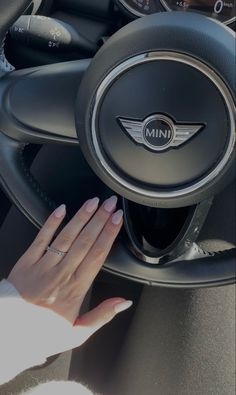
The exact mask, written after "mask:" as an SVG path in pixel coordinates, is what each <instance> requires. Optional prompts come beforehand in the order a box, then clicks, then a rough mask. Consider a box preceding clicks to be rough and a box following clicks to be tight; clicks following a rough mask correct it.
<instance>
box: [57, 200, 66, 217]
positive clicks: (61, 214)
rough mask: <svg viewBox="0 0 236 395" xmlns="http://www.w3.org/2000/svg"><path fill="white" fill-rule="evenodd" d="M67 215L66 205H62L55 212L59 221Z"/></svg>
mask: <svg viewBox="0 0 236 395" xmlns="http://www.w3.org/2000/svg"><path fill="white" fill-rule="evenodd" d="M65 213H66V206H65V204H62V205H61V206H59V207H57V208H56V210H55V211H54V215H55V217H56V218H58V219H59V218H62V217H64V215H65Z"/></svg>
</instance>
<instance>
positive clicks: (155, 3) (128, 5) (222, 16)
mask: <svg viewBox="0 0 236 395" xmlns="http://www.w3.org/2000/svg"><path fill="white" fill-rule="evenodd" d="M117 3H118V5H119V6H121V7H122V8H124V9H125V10H126V11H127V12H129V13H130V14H132V15H133V16H135V17H141V16H144V15H149V14H153V13H155V12H159V11H164V10H166V11H186V12H191V11H194V12H198V13H201V14H204V15H206V16H209V17H211V18H214V19H217V20H219V21H220V22H223V23H225V24H231V23H233V22H234V21H235V20H236V16H235V7H236V1H235V0H231V1H223V0H184V1H182V0H117Z"/></svg>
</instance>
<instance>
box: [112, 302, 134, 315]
mask: <svg viewBox="0 0 236 395" xmlns="http://www.w3.org/2000/svg"><path fill="white" fill-rule="evenodd" d="M132 305H133V302H132V300H126V302H122V303H119V304H117V305H115V307H114V310H115V313H116V314H118V313H121V312H122V311H125V310H127V309H129V308H130V307H131V306H132Z"/></svg>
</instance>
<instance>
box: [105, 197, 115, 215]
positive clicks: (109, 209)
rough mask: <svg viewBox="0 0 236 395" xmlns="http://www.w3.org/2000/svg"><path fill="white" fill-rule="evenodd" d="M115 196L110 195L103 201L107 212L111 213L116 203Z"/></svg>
mask: <svg viewBox="0 0 236 395" xmlns="http://www.w3.org/2000/svg"><path fill="white" fill-rule="evenodd" d="M117 200H118V199H117V196H111V197H110V198H109V199H107V200H106V201H105V203H104V206H103V207H104V209H105V210H106V211H107V212H108V213H111V212H112V211H113V210H114V209H115V207H116V205H117Z"/></svg>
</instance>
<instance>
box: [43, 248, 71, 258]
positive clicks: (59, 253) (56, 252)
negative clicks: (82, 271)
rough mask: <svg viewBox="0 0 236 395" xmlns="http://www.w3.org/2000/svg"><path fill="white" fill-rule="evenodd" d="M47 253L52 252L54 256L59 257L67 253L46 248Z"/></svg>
mask: <svg viewBox="0 0 236 395" xmlns="http://www.w3.org/2000/svg"><path fill="white" fill-rule="evenodd" d="M47 251H49V252H52V253H54V254H57V255H59V256H62V257H64V256H65V255H66V254H67V252H63V251H60V250H57V249H56V248H53V247H50V246H48V247H47Z"/></svg>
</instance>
